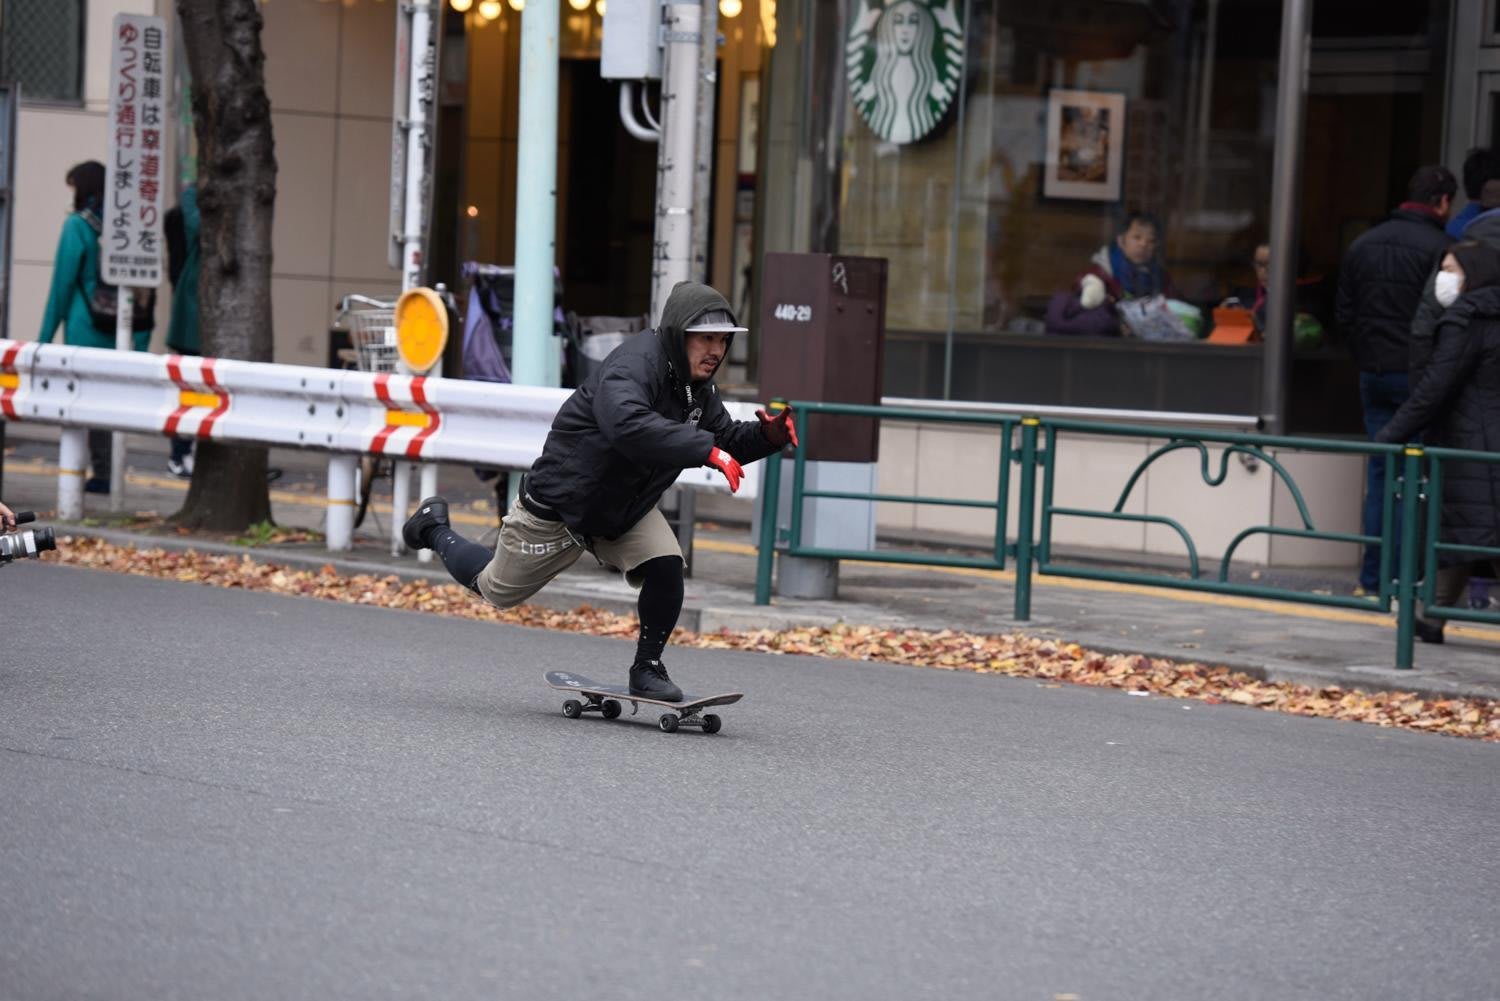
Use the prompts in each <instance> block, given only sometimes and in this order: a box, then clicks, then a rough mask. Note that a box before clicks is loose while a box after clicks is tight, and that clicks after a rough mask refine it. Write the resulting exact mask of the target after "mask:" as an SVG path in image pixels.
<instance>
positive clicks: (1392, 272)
mask: <svg viewBox="0 0 1500 1001" xmlns="http://www.w3.org/2000/svg"><path fill="white" fill-rule="evenodd" d="M1457 192H1458V180H1457V178H1455V177H1454V176H1453V172H1452V171H1450V170H1448V168H1446V167H1442V166H1429V167H1421V168H1419V169H1418V170H1417V172H1416V173H1415V174H1413V175H1412V178H1411V183H1410V184H1409V185H1408V187H1407V199H1406V201H1404V202H1402V203H1401V204H1400V205H1399V206H1397V208H1396V210H1395V211H1394V212H1392V213H1391V214H1390V217H1389V218H1387V219H1386V220H1385V221H1384V222H1382V223H1380V224H1379V225H1378V226H1376V227H1374V228H1373V229H1371V230H1370V231H1368V232H1367V233H1365V234H1364V235H1362V236H1360V237H1359V238H1358V239H1357V240H1355V241H1354V242H1353V243H1352V244H1350V245H1349V250H1348V252H1347V253H1345V254H1344V261H1343V264H1342V266H1341V268H1340V271H1339V287H1338V305H1337V322H1338V327H1339V330H1340V331H1341V332H1342V333H1343V334H1344V336H1346V337H1348V338H1350V340H1351V344H1352V346H1353V349H1354V360H1355V362H1356V363H1357V364H1358V365H1359V395H1360V400H1361V402H1362V403H1363V405H1364V417H1365V431H1366V433H1367V434H1368V435H1369V436H1370V438H1371V439H1372V440H1373V439H1374V438H1375V436H1376V435H1378V434H1379V433H1380V429H1381V428H1383V427H1385V425H1386V423H1387V422H1388V421H1389V420H1390V419H1391V416H1392V415H1393V414H1395V412H1396V411H1397V409H1399V408H1400V406H1401V404H1402V403H1404V402H1406V398H1407V396H1408V395H1409V393H1410V388H1411V387H1410V380H1409V375H1408V373H1409V371H1410V366H1411V360H1410V358H1411V328H1412V320H1413V318H1414V317H1415V316H1416V313H1417V306H1418V304H1419V303H1420V302H1421V299H1422V289H1423V287H1424V286H1425V285H1426V284H1427V279H1428V276H1429V275H1431V274H1432V272H1433V271H1434V269H1436V268H1437V266H1438V264H1439V263H1440V262H1441V261H1442V258H1443V253H1444V251H1446V250H1447V248H1448V244H1449V242H1450V241H1449V239H1448V235H1447V233H1445V232H1444V230H1443V224H1444V222H1445V221H1446V219H1447V218H1448V213H1449V211H1450V210H1451V209H1452V206H1453V196H1454V195H1455V194H1457ZM1385 475H1386V474H1385V460H1384V459H1383V458H1380V457H1373V458H1371V459H1370V462H1369V468H1368V470H1367V476H1366V481H1365V502H1364V516H1363V519H1362V521H1363V526H1362V529H1361V531H1362V532H1363V534H1365V535H1373V536H1378V535H1380V528H1381V519H1380V515H1381V506H1382V504H1383V501H1384V497H1385ZM1399 558H1400V554H1399V552H1397V553H1392V554H1391V565H1392V566H1393V567H1394V566H1396V565H1398V561H1399ZM1359 583H1360V587H1362V588H1364V589H1365V590H1366V591H1370V592H1377V591H1378V590H1379V588H1380V585H1381V581H1380V546H1378V545H1370V546H1367V547H1365V558H1364V564H1363V566H1362V567H1361V568H1360V574H1359Z"/></svg>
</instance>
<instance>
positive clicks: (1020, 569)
mask: <svg viewBox="0 0 1500 1001" xmlns="http://www.w3.org/2000/svg"><path fill="white" fill-rule="evenodd" d="M1041 423H1042V422H1041V421H1040V420H1038V419H1037V418H1035V417H1023V418H1021V499H1020V504H1021V508H1020V510H1019V511H1017V512H1016V614H1015V618H1016V620H1017V621H1019V622H1025V621H1027V620H1028V619H1030V618H1031V543H1032V538H1031V535H1032V532H1031V528H1032V517H1033V516H1034V515H1035V513H1036V429H1037V427H1038V426H1040V425H1041Z"/></svg>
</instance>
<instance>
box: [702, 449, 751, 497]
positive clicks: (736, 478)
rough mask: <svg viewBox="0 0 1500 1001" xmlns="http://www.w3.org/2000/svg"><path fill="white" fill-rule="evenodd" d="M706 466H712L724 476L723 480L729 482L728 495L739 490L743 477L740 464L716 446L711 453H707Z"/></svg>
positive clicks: (743, 472)
mask: <svg viewBox="0 0 1500 1001" xmlns="http://www.w3.org/2000/svg"><path fill="white" fill-rule="evenodd" d="M706 465H710V466H713V467H714V468H715V469H717V470H718V471H719V472H721V473H723V474H724V479H726V480H728V481H729V492H730V493H734V492H735V491H737V490H739V488H740V479H741V478H742V477H743V476H744V475H745V471H744V470H743V469H741V468H740V464H739V463H738V462H736V461H735V460H734V456H732V455H730V454H729V453H728V452H726V451H724V450H723V449H722V448H718V447H717V446H716V447H715V448H714V449H713V451H711V452H709V453H708V462H707V463H706Z"/></svg>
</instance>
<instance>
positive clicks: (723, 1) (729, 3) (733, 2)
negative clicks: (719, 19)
mask: <svg viewBox="0 0 1500 1001" xmlns="http://www.w3.org/2000/svg"><path fill="white" fill-rule="evenodd" d="M744 9H745V5H744V3H742V2H741V0H719V13H720V14H722V15H724V16H725V17H739V16H740V11H742V10H744Z"/></svg>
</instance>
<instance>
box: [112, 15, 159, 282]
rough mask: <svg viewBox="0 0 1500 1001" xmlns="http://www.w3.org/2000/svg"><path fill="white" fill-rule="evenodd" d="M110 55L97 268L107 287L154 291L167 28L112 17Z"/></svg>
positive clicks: (152, 21)
mask: <svg viewBox="0 0 1500 1001" xmlns="http://www.w3.org/2000/svg"><path fill="white" fill-rule="evenodd" d="M110 49H111V52H112V56H111V59H110V73H109V159H108V160H107V161H106V162H105V180H104V207H103V209H102V211H101V213H100V219H101V221H102V222H103V224H104V230H103V232H102V233H100V235H99V244H100V246H99V250H100V269H101V271H102V272H103V275H102V277H103V279H104V281H106V282H108V283H109V284H111V285H124V286H132V287H141V286H151V287H155V286H157V285H160V284H161V240H162V236H161V229H162V226H161V224H162V211H161V189H162V184H163V182H165V181H167V180H168V177H167V173H168V171H167V168H166V164H167V160H166V156H165V150H164V148H163V147H164V141H163V140H164V136H165V134H166V131H167V128H168V113H167V88H166V55H167V29H166V21H165V20H164V19H163V18H160V17H149V16H146V15H142V14H117V15H115V19H114V27H113V30H112V34H111V35H110Z"/></svg>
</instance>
